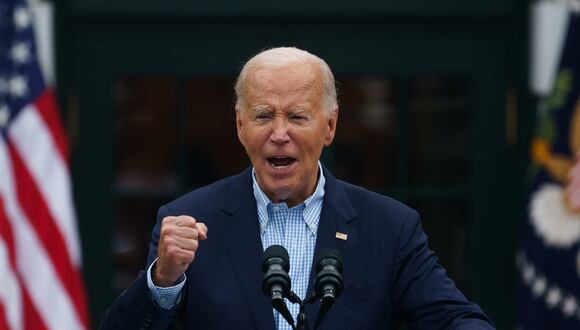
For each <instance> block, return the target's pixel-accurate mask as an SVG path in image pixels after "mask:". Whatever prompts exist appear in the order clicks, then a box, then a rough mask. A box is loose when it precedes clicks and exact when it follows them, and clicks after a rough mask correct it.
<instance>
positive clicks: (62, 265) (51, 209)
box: [0, 0, 89, 330]
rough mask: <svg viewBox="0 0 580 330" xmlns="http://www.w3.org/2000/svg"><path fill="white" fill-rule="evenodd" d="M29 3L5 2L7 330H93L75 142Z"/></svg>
mask: <svg viewBox="0 0 580 330" xmlns="http://www.w3.org/2000/svg"><path fill="white" fill-rule="evenodd" d="M33 23H34V20H33V19H32V16H31V13H30V11H29V9H28V8H27V3H26V2H25V1H24V0H0V329H14V330H20V329H59V330H61V329H75V330H77V329H86V328H88V324H89V321H88V313H87V308H86V301H85V293H84V288H83V282H82V279H81V272H80V267H81V253H80V252H81V248H80V243H79V237H78V233H77V225H76V219H75V213H74V208H73V204H72V195H71V182H70V177H69V168H68V164H67V157H68V156H67V142H66V138H65V135H64V132H63V130H62V127H61V123H60V120H59V115H58V112H57V109H56V107H55V100H54V96H53V92H52V91H51V89H50V88H48V87H47V86H46V85H45V83H44V80H43V77H42V74H41V71H40V68H39V63H38V56H37V50H36V45H35V40H34V32H33V29H32V24H33Z"/></svg>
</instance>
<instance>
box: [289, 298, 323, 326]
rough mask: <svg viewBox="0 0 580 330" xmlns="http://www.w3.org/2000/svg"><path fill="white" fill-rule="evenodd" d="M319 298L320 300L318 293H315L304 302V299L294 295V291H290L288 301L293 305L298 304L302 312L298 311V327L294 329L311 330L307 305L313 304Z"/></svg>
mask: <svg viewBox="0 0 580 330" xmlns="http://www.w3.org/2000/svg"><path fill="white" fill-rule="evenodd" d="M317 298H318V296H317V295H316V293H313V294H312V295H311V296H310V297H308V298H307V299H305V300H304V301H302V299H300V297H298V295H297V294H296V293H294V291H290V294H288V300H289V301H290V302H291V303H293V304H298V305H299V306H300V310H299V311H298V317H297V320H296V327H295V328H294V329H296V330H309V328H308V319H307V318H306V310H305V308H306V304H310V303H313V302H314V301H316V299H317ZM315 328H318V324H317V325H316V327H315Z"/></svg>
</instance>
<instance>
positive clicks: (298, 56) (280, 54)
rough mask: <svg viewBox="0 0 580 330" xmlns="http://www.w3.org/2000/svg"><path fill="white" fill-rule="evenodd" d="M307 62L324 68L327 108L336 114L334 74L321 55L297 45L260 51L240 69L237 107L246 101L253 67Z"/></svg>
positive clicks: (323, 76)
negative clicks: (249, 74)
mask: <svg viewBox="0 0 580 330" xmlns="http://www.w3.org/2000/svg"><path fill="white" fill-rule="evenodd" d="M306 62H310V63H315V64H318V66H319V67H320V69H321V70H322V90H323V97H324V104H325V108H326V109H325V110H326V111H327V114H328V115H332V114H334V112H336V110H337V108H338V101H337V98H336V87H335V83H334V75H333V74H332V71H331V70H330V67H329V66H328V64H326V62H325V61H324V60H323V59H321V58H320V57H318V56H316V55H314V54H311V53H309V52H307V51H305V50H302V49H298V48H295V47H278V48H270V49H267V50H264V51H262V52H260V53H258V54H257V55H256V56H254V57H252V58H251V59H250V60H248V62H246V64H245V65H244V67H243V68H242V71H240V75H239V76H238V80H237V81H236V86H235V91H236V108H238V109H242V108H243V107H242V104H243V103H244V91H245V84H246V76H247V75H248V72H249V71H251V70H252V69H255V68H263V67H268V66H273V67H276V66H284V65H288V64H293V63H306Z"/></svg>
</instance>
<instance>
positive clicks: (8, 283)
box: [0, 198, 23, 330]
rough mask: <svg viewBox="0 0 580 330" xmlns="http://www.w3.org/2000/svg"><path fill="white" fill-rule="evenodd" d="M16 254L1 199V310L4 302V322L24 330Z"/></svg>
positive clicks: (14, 328) (14, 329) (0, 199)
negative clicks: (16, 272) (16, 270)
mask: <svg viewBox="0 0 580 330" xmlns="http://www.w3.org/2000/svg"><path fill="white" fill-rule="evenodd" d="M15 269H16V254H15V252H14V237H13V235H12V230H11V229H10V225H9V224H8V218H7V216H6V212H5V211H4V202H3V200H2V198H0V278H1V279H2V281H0V308H2V307H1V305H2V301H4V302H5V304H4V305H5V306H4V307H3V312H4V316H3V317H4V322H5V323H6V324H7V326H8V324H9V325H10V329H13V330H16V329H22V314H23V313H22V308H23V306H22V305H21V302H22V301H21V296H20V293H21V291H20V288H21V285H20V283H19V282H18V280H17V275H16V274H15Z"/></svg>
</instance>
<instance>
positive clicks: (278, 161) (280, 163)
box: [267, 157, 296, 168]
mask: <svg viewBox="0 0 580 330" xmlns="http://www.w3.org/2000/svg"><path fill="white" fill-rule="evenodd" d="M267 159H268V163H270V165H271V166H272V167H274V168H286V167H289V166H292V164H294V163H295V162H296V159H295V158H291V157H268V158H267Z"/></svg>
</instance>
